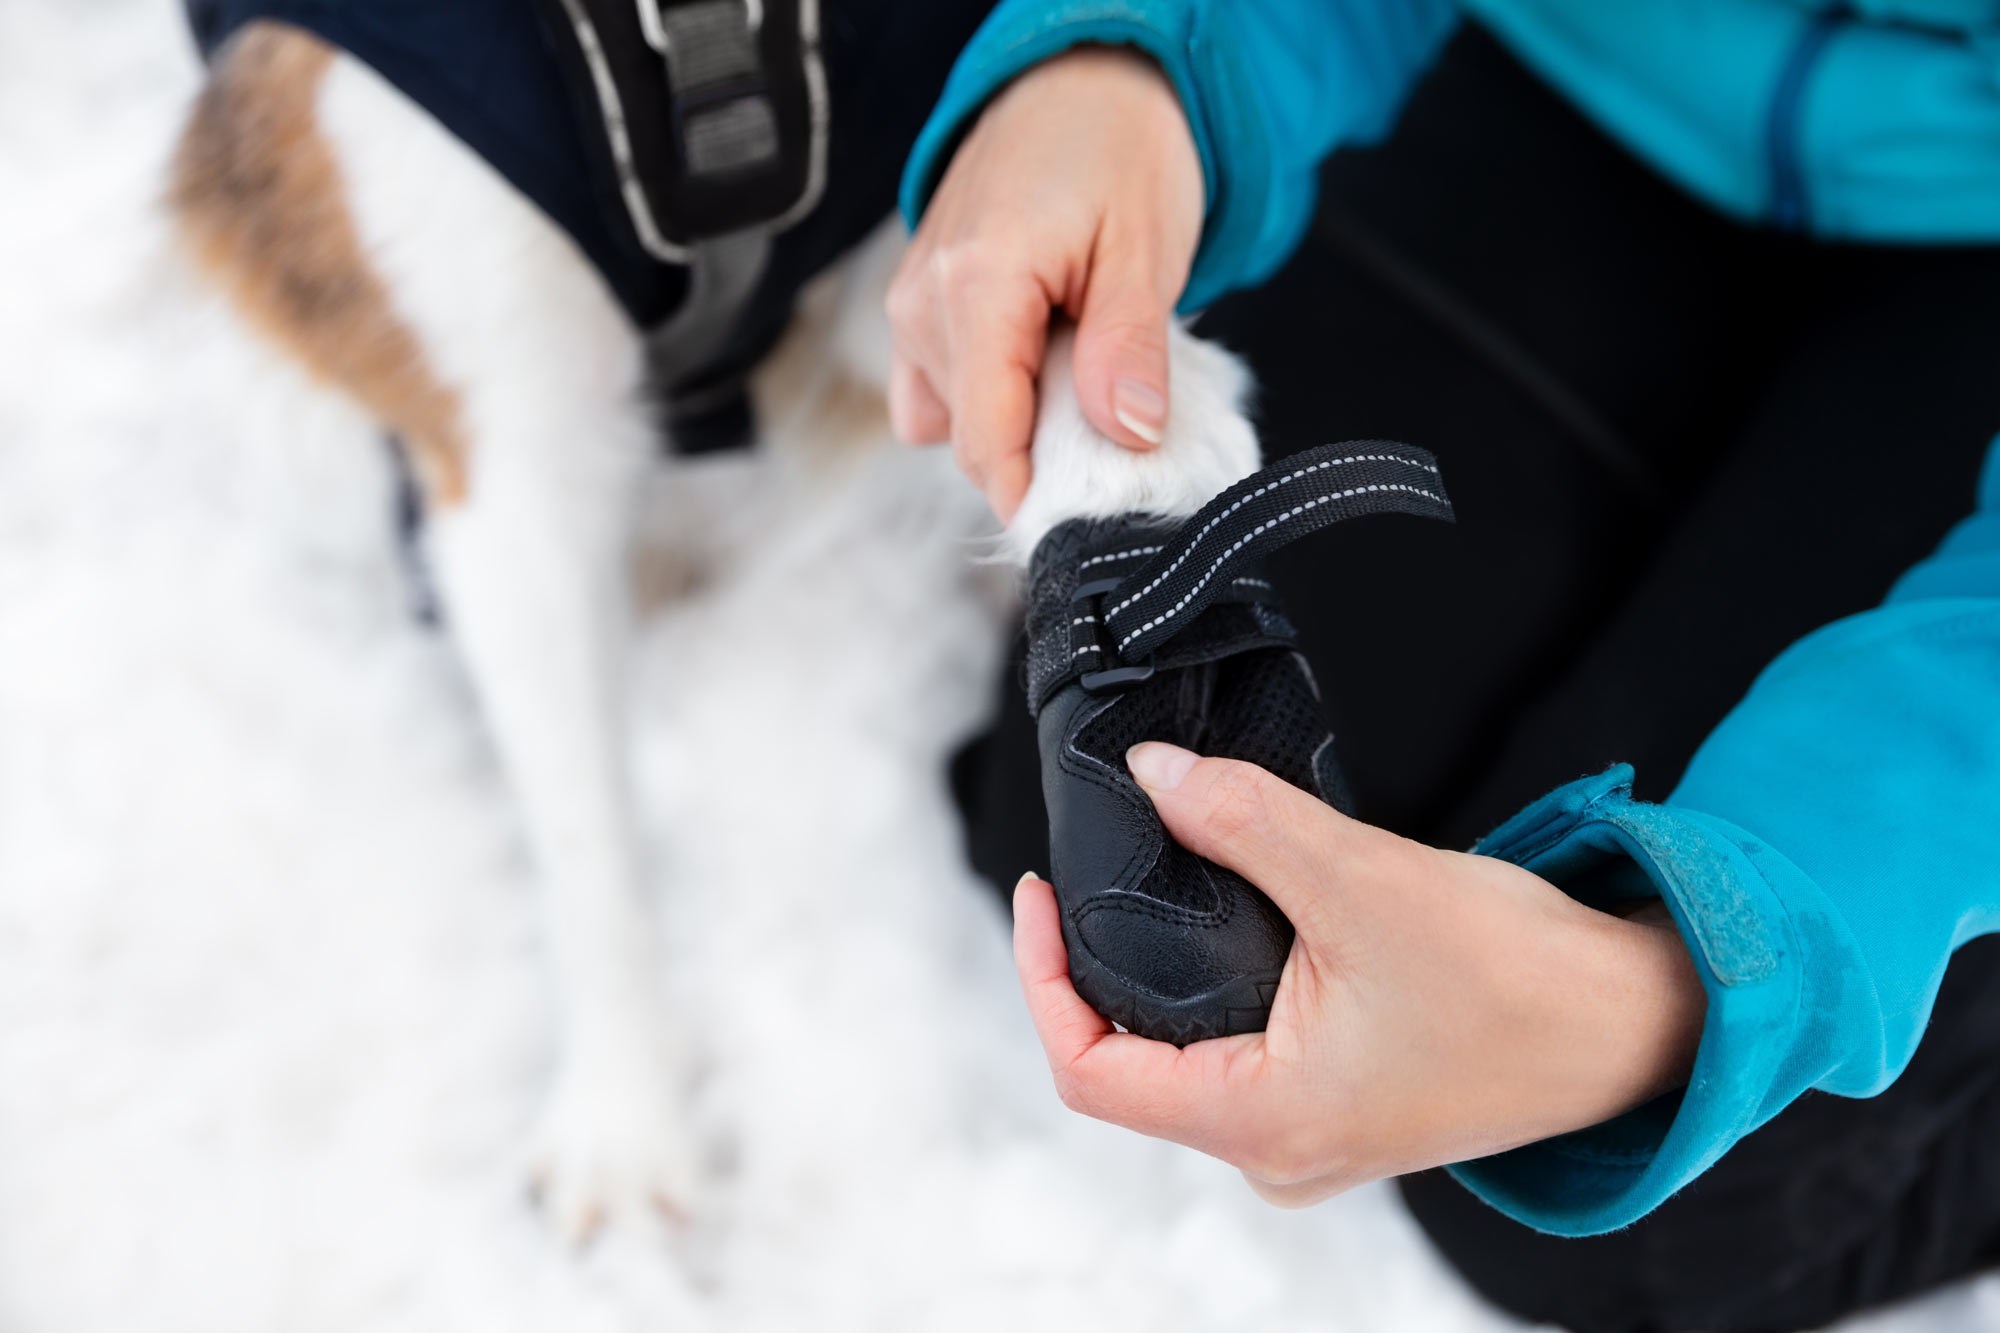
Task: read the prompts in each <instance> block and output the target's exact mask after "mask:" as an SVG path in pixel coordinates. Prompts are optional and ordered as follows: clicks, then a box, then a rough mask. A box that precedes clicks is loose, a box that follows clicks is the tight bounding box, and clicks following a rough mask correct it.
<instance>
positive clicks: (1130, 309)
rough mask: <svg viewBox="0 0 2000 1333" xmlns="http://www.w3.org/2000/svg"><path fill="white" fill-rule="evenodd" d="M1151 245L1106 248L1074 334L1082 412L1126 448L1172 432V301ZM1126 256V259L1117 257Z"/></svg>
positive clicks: (1139, 446) (1147, 444)
mask: <svg viewBox="0 0 2000 1333" xmlns="http://www.w3.org/2000/svg"><path fill="white" fill-rule="evenodd" d="M1147 252H1148V247H1142V246H1134V247H1131V248H1130V249H1129V250H1121V249H1120V248H1118V247H1111V246H1105V247H1101V248H1100V251H1099V253H1100V255H1101V256H1103V257H1101V258H1099V260H1098V261H1097V264H1096V266H1095V267H1094V268H1093V269H1092V271H1091V276H1090V287H1089V289H1088V291H1087V292H1086V293H1085V295H1084V301H1083V314H1082V316H1081V317H1080V318H1079V319H1078V320H1077V331H1076V392H1077V399H1078V401H1079V402H1080V403H1081V404H1082V406H1083V414H1084V416H1085V417H1087V418H1089V420H1090V424H1091V425H1093V426H1095V427H1097V429H1098V430H1100V431H1102V432H1103V433H1104V434H1105V435H1107V436H1109V437H1110V438H1112V439H1113V440H1116V441H1117V442H1118V443H1120V444H1122V445H1124V446H1125V447H1126V448H1128V449H1140V450H1145V449H1151V448H1152V447H1153V446H1155V445H1157V444H1158V443H1159V442H1160V440H1161V438H1162V437H1163V436H1164V435H1165V433H1166V429H1167V325H1168V322H1169V321H1170V320H1171V319H1172V318H1173V296H1172V294H1171V293H1169V292H1166V291H1164V290H1163V287H1164V286H1165V284H1164V283H1163V282H1162V280H1161V278H1160V275H1159V274H1158V273H1157V272H1155V271H1154V269H1155V268H1156V267H1157V266H1156V265H1154V264H1151V263H1149V262H1148V261H1147V260H1146V259H1145V257H1144V256H1145V255H1146V254H1147ZM1117 255H1122V256H1126V257H1120V258H1112V257H1111V256H1117Z"/></svg>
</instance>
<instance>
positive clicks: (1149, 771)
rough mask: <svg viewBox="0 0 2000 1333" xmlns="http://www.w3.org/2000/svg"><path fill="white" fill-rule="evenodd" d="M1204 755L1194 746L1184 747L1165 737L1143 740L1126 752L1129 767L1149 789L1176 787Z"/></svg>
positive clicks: (1142, 784)
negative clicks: (1185, 748)
mask: <svg viewBox="0 0 2000 1333" xmlns="http://www.w3.org/2000/svg"><path fill="white" fill-rule="evenodd" d="M1199 758H1201V756H1200V755H1198V754H1196V753H1195V752H1194V751H1193V750H1183V749H1182V748H1181V747H1180V746H1178V745H1168V744H1167V743H1166V742H1165V741H1141V742H1139V743H1138V744H1137V745H1135V746H1133V747H1132V748H1131V749H1129V750H1127V751H1126V752H1125V767H1127V768H1129V769H1131V770H1132V776H1133V778H1134V779H1136V780H1137V781H1138V783H1139V785H1140V786H1141V787H1144V788H1145V789H1146V790H1148V791H1172V790H1173V789H1174V788H1176V787H1178V786H1180V785H1181V779H1182V778H1184V777H1186V776H1187V775H1188V770H1189V769H1191V768H1193V767H1194V764H1195V760H1197V759H1199Z"/></svg>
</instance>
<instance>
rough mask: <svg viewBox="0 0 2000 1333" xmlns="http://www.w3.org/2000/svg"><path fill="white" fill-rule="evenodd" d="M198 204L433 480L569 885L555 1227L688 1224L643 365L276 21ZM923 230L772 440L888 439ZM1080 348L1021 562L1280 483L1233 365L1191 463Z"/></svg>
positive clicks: (175, 197) (867, 264) (403, 103)
mask: <svg viewBox="0 0 2000 1333" xmlns="http://www.w3.org/2000/svg"><path fill="white" fill-rule="evenodd" d="M169 202H170V207H171V208H172V210H173V212H174V214H175V216H176V220H177V222H178V225H179V228H180V231H181V234H182V235H183V237H184V238H185V240H186V242H187V244H188V247H189V249H190V251H191V253H192V254H193V255H194V257H195V258H196V259H197V261H198V262H199V264H200V265H201V267H202V268H203V269H204V270H205V271H206V272H207V273H209V274H210V275H211V276H213V277H214V278H215V279H216V280H218V281H219V282H220V284H221V285H222V286H223V288H224V289H225V290H226V291H227V292H228V293H229V295H230V296H231V298H232V299H233V301H234V303H235V305H236V306H237V308H238V309H239V310H240V311H241V313H242V314H243V315H244V317H245V318H246V319H247V320H248V321H249V322H250V323H252V324H253V325H254V326H255V327H257V328H258V329H259V330H261V331H262V332H263V333H264V334H265V335H266V336H268V337H269V338H270V339H272V340H273V341H275V342H276V343H277V344H279V345H280V346H281V347H283V348H285V349H287V350H288V351H289V352H290V353H291V354H292V355H293V356H294V357H296V358H297V360H299V361H300V362H301V363H302V364H303V365H304V366H305V367H306V368H307V369H308V370H310V371H311V372H312V373H314V374H315V375H316V376H318V377H319V378H321V379H323V380H325V381H328V382H330V383H331V384H333V385H334V386H336V387H337V388H339V389H340V390H342V391H344V392H346V393H347V394H349V395H351V396H352V397H353V398H355V399H356V400H358V401H359V402H360V403H361V404H362V405H363V406H364V407H365V408H366V409H367V410H368V411H369V412H370V413H372V414H373V415H374V416H375V417H376V418H377V419H378V420H379V421H380V422H381V423H382V424H383V426H384V427H385V428H386V429H388V430H391V431H393V432H395V433H396V434H397V435H398V436H399V437H400V439H401V440H402V442H403V444H404V447H405V449H406V451H407V454H408V457H409V459H410V461H411V464H412V467H413V469H414V471H415V473H416V475H417V478H418V480H419V483H420V486H421V490H422V493H423V496H424V499H425V503H426V507H427V510H428V514H429V523H428V543H429V544H428V554H429V558H430V561H431V564H432V566H433V568H434V570H435V576H436V580H437V587H438V593H439V596H440V598H441V601H442V603H443V609H444V612H445V617H446V621H447V623H448V624H449V626H450V629H451V632H452V634H453V636H454V637H455V640H456V642H457V645H458V647H459V650H460V652H461V653H462V654H463V657H464V660H465V663H466V666H467V669H468V672H469V674H470V676H471V678H472V680H473V682H474V684H475V687H476V690H477V693H478V697H479V700H480V703H481V705H482V708H483V710H484V713H485V716H486V720H487V722H488V725H489V726H490V727H491V729H492V732H493V734H494V736H495V737H496V740H497V743H498V748H499V750H500V753H501V757H502V761H503V763H504V765H505V768H506V771H507V774H508V777H509V778H510V780H511V782H512V785H513V789H514V792H515V794H516V797H517V799H518V800H519V802H520V806H521V810H522V813H523V816H524V819H525V823H526V826H527V830H528V835H529V839H530V842H531V845H532V848H533V852H534V855H535V859H536V863H537V866H538V869H539V872H540V875H541V877H542V879H543V880H544V881H545V883H546V891H547V895H548V913H547V917H548V921H549V923H550V929H551V932H552V945H553V948H552V955H553V957H554V960H555V971H556V984H557V992H558V996H559V1002H560V1005H561V1011H562V1012H561V1019H562V1021H561V1033H562V1057H561V1063H560V1067H559V1072H558V1074H557V1078H556V1083H555V1086H554V1088H553V1089H552V1091H551V1092H550V1094H549V1097H548V1101H547V1104H546V1108H545V1111H544V1114H543V1117H542V1121H541V1124H540V1126H539V1128H538V1130H537V1132H536V1137H535V1139H534V1142H533V1144H532V1156H531V1170H532V1172H533V1174H534V1176H535V1178H536V1181H537V1184H538V1186H539V1188H540V1191H541V1197H542V1199H543V1203H544V1206H545V1207H546V1208H547V1209H548V1211H549V1213H550V1216H551V1219H552V1221H553V1223H554V1224H555V1225H556V1227H557V1228H558V1229H559V1230H560V1231H561V1232H563V1233H564V1234H566V1235H568V1236H570V1237H572V1238H581V1237H583V1236H586V1235H588V1234H589V1232H590V1231H591V1230H592V1229H593V1228H594V1227H595V1226H596V1225H597V1224H598V1223H599V1222H601V1221H603V1220H605V1219H607V1218H610V1217H615V1216H617V1215H619V1214H621V1213H626V1212H630V1211H632V1210H636V1209H643V1208H647V1207H661V1208H665V1209H667V1210H669V1211H676V1210H678V1209H679V1208H680V1206H681V1205H682V1203H683V1201H684V1200H685V1199H686V1198H687V1196H688V1192H689V1190H690V1187H691V1184H692V1168H691V1161H692V1157H693V1154H692V1153H691V1151H690V1149H691V1145H690V1143H689V1141H688V1137H687V1134H686V1133H685V1131H684V1128H683V1115H682V1111H681V1108H680V1106H679V1104H678V1093H677V1090H676V1089H677V1084H676V1079H675V1069H676V1049H677V1043H676V1040H675V1038H676V1035H677V1033H676V1030H675V1028H674V1026H673V1024H672V1023H671V1022H669V1021H668V1018H667V1016H666V1015H665V1014H664V1013H661V1012H658V1006H657V1005H656V1004H655V1002H654V1001H653V999H652V998H651V997H652V996H653V994H654V977H655V968H656V963H655V959H654V957H653V951H652V945H651V941H652V940H653V935H652V931H651V928H650V923H649V922H648V920H647V919H646V915H645V910H644V907H643V894H642V884H643V879H642V872H641V867H640V865H639V863H638V857H637V853H636V850H635V837H634V820H633V812H632V807H631V797H630V793H629V790H628V781H627V776H626V751H625V747H624V742H623V730H624V728H623V721H622V719H621V718H620V716H619V712H620V707H621V705H620V702H619V701H620V699H621V698H622V692H621V687H620V676H621V672H622V670H623V668H624V655H625V644H626V639H627V633H628V623H629V620H630V617H631V615H632V592H631V587H630V575H629V565H630V553H629V550H628V545H629V542H630V540H631V535H632V527H633V518H634V501H635V498H636V496H637V494H638V482H639V479H640V474H641V472H642V469H644V468H645V467H647V466H649V463H650V460H651V459H652V457H653V453H654V448H653V446H654V442H655V440H656V438H657V433H658V432H657V429H656V426H655V423H654V420H653V418H652V413H651V409H650V408H649V405H648V387H649V386H648V384H647V382H646V363H647V356H646V353H647V348H646V344H645V340H644V339H643V337H642V336H641V334H640V333H639V332H638V331H637V330H636V329H635V328H634V327H633V326H632V324H631V323H630V321H629V320H628V319H627V317H626V316H625V314H624V313H623V311H622V310H621V309H620V308H619V306H618V305H617V304H616V302H615V301H614V300H613V298H612V296H611V294H610V293H609V292H608V290H607V289H606V287H605V285H604V283H603V281H602V280H601V279H600V277H599V276H598V274H597V272H596V271H595V270H594V269H593V268H592V267H591V266H590V264H589V263H588V262H587V261H586V260H585V258H584V257H583V255H582V254H581V252H580V251H579V250H578V249H577V248H576V247H575V245H574V244H573V243H572V242H571V241H570V240H569V238H568V237H567V236H566V235H565V234H564V233H563V232H562V231H560V230H559V229H558V228H557V227H556V226H555V225H554V224H553V223H552V222H551V221H550V220H549V219H548V218H546V217H545V216H543V215H542V214H541V213H540V212H539V211H537V210H536V208H535V207H534V206H533V205H532V204H530V203H529V202H528V201H527V200H526V199H525V198H523V197H522V196H521V195H520V194H518V193H517V192H516V191H515V190H514V189H513V188H512V187H511V186H509V185H508V184H507V183H506V182H505V180H503V179H502V178H501V177H500V176H499V175H498V174H497V173H495V172H494V171H493V169H492V168H490V167H489V166H488V165H487V164H486V163H485V162H484V161H483V160H481V159H480V158H479V157H478V156H476V155H475V154H473V153H472V152H471V151H470V150H469V149H467V148H466V147H465V146H464V145H463V144H462V143H460V142H459V141H458V140H456V139H454V138H453V137H452V136H451V135H450V134H448V133H447V132H446V131H445V130H444V129H443V128H441V127H440V126H439V125H438V124H437V123H436V122H435V121H434V120H432V119H431V118H430V117H429V116H428V115H426V114H425V113H424V112H423V111H421V110H419V109H418V108H417V107H416V106H415V105H414V104H413V103H411V102H410V101H409V100H408V99H406V98H405V97H403V96H402V95H401V94H400V93H399V92H397V91H396V90H395V89H394V88H392V87H391V86H390V85H389V84H388V83H386V82H385V81H384V80H383V79H382V78H381V77H379V76H378V75H377V74H376V73H375V72H374V71H373V70H372V69H370V68H369V67H368V66H366V65H364V64H362V63H361V62H360V61H358V60H355V59H353V58H352V57H350V56H347V55H345V54H342V53H340V52H338V51H335V50H333V49H331V48H330V47H328V46H327V45H325V44H324V43H322V42H320V41H319V40H318V39H316V38H314V37H312V36H309V35H307V34H305V33H302V32H300V31H298V30H296V29H292V28H288V27H284V26H280V25H275V24H268V23H257V24H252V25H251V26H249V27H248V28H246V29H244V30H243V31H242V32H241V33H239V34H238V35H237V37H236V38H235V39H234V40H233V41H232V42H231V43H230V44H229V46H228V47H227V48H226V49H225V51H224V53H223V55H222V57H221V58H220V59H219V60H218V61H217V62H216V64H215V66H214V68H213V70H212V71H211V75H210V79H209V83H208V86H207V88H206V89H205V90H204V91H203V93H202V94H201V97H200V99H199V101H198V102H197V104H196V106H195V108H194V111H193V114H192V115H191V117H190V120H189V124H188V126H187V129H186V131H185V133H184V135H183V137H182V141H181V145H180V149H179V152H178V155H177V157H176V160H175V165H174V173H173V180H172V184H171V188H170V191H169ZM899 234H900V233H899V229H897V228H896V227H895V226H894V225H893V224H892V225H891V226H890V227H888V228H887V229H885V232H884V233H883V235H884V236H885V237H886V239H884V240H882V241H880V242H876V243H871V244H870V245H869V246H866V247H864V248H863V251H862V252H861V254H860V255H859V257H858V258H857V259H855V260H852V261H850V263H849V270H850V271H849V273H848V274H847V275H845V277H846V285H845V291H844V293H836V294H835V295H834V296H832V297H829V298H827V301H828V303H829V304H830V312H828V311H823V312H822V314H823V315H824V316H825V317H823V318H821V319H820V320H819V321H818V324H817V325H816V326H815V327H813V328H810V329H807V330H805V331H804V332H803V333H799V334H797V335H796V336H795V337H793V338H792V339H790V340H788V342H787V343H786V344H784V345H781V347H780V350H779V351H778V352H777V353H774V354H773V357H772V358H771V363H767V365H766V367H765V371H764V373H762V374H761V375H760V377H759V384H758V386H757V387H758V390H759V393H760V396H761V398H762V399H763V401H762V403H761V404H760V405H761V406H763V407H764V408H765V415H766V417H767V419H773V418H774V414H796V413H801V412H819V411H821V410H822V408H823V407H824V405H825V404H826V403H827V402H828V401H830V398H829V396H830V395H831V396H834V397H840V396H845V397H846V398H848V399H851V398H852V397H853V396H854V394H855V393H857V392H859V393H862V394H865V395H868V396H869V397H871V398H872V399H873V400H874V402H875V407H874V408H873V409H872V410H870V411H864V412H861V413H858V414H857V413H854V412H847V413H844V414H842V413H827V414H825V419H826V420H827V422H828V424H827V425H826V426H825V430H826V431H827V432H828V433H829V434H838V433H840V432H841V431H843V430H844V431H846V432H847V433H848V435H849V436H850V437H851V436H854V435H855V434H856V433H857V432H858V433H859V434H860V435H863V436H866V437H867V439H868V440H869V441H871V442H875V441H881V440H884V439H886V436H887V428H886V413H884V412H883V411H882V410H881V409H880V406H879V404H880V399H881V396H882V392H883V385H884V383H885V381H886V373H887V362H888V348H887V326H886V323H885V322H884V320H883V319H882V317H881V315H880V303H881V296H882V292H883V289H884V288H885V286H886V281H887V277H888V274H889V272H890V270H891V269H892V268H893V265H894V262H895V258H896V255H897V252H898V249H899V247H900V240H899V239H897V238H898V236H899ZM1068 348H1069V343H1068V339H1067V338H1066V337H1061V336H1059V337H1057V338H1056V339H1054V340H1053V341H1052V347H1051V353H1050V358H1049V364H1048V367H1047V370H1046V372H1045V375H1044V379H1043V385H1042V405H1041V413H1040V420H1039V423H1038V427H1037V430H1038V434H1037V439H1036V443H1035V452H1034V463H1035V477H1036V479H1035V483H1034V486H1033V488H1032V490H1031V491H1030V493H1029V496H1028V499H1027V501H1026V503H1025V504H1024V505H1023V507H1022V509H1021V512H1020V516H1019V518H1018V519H1017V521H1016V523H1015V524H1014V527H1013V529H1012V530H1011V532H1010V534H1009V542H1008V546H1009V550H1010V552H1011V553H1012V554H1013V555H1015V556H1016V557H1020V558H1024V557H1025V555H1026V553H1027V552H1028V551H1029V550H1031V549H1032V548H1033V545H1034V543H1035V541H1036V540H1037V539H1038V538H1039V536H1040V535H1041V533H1043V532H1044V531H1046V530H1047V529H1048V528H1049V527H1050V526H1052V525H1053V524H1055V523H1057V522H1060V521H1062V520H1064V519H1066V518H1070V517H1075V516H1080V515H1085V514H1100V513H1101V514H1114V513H1120V512H1125V511H1128V510H1133V509H1146V510H1151V511H1153V512H1157V513H1165V514H1186V513H1192V512H1193V511H1194V510H1195V509H1197V508H1199V507H1200V505H1201V504H1202V503H1203V502H1204V501H1205V500H1206V499H1207V498H1208V497H1209V496H1210V495H1212V494H1214V493H1215V492H1216V491H1218V490H1220V489H1222V488H1223V487H1225V486H1227V485H1229V484H1230V483H1232V482H1234V481H1235V480H1237V479H1239V478H1240V477H1242V476H1244V475H1246V474H1247V473H1249V472H1250V471H1251V470H1252V469H1253V468H1254V467H1255V466H1256V464H1257V446H1256V442H1255V439H1254V437H1253V436H1252V434H1251V431H1250V428H1249V426H1248V424H1247V422H1246V421H1245V420H1244V419H1243V416H1242V413H1241V410H1240V400H1241V398H1242V396H1243V392H1244V389H1245V386H1246V378H1245V376H1244V374H1243V372H1242V370H1241V369H1240V367H1239V366H1238V365H1237V364H1236V363H1235V362H1234V361H1233V360H1232V359H1231V358H1230V357H1229V356H1228V355H1227V354H1226V353H1224V352H1222V351H1220V350H1219V349H1216V348H1213V347H1210V346H1207V345H1203V344H1200V343H1197V342H1195V341H1194V340H1192V339H1190V338H1188V337H1186V336H1185V335H1181V334H1178V333H1177V334H1176V335H1175V337H1174V340H1173V347H1172V354H1173V377H1174V379H1173V383H1174V396H1173V416H1172V419H1171V420H1170V422H1169V425H1168V429H1167V432H1166V443H1165V445H1164V446H1163V447H1162V448H1161V449H1159V450H1158V451H1156V452H1154V453H1151V454H1146V455H1137V454H1132V453H1128V452H1127V451H1125V450H1122V449H1119V448H1117V447H1116V446H1114V445H1113V444H1111V443H1110V442H1109V441H1107V440H1105V439H1104V438H1102V437H1101V436H1099V435H1097V434H1096V432H1095V431H1093V430H1092V429H1091V428H1090V427H1089V426H1088V425H1087V424H1085V422H1084V419H1083V416H1082V414H1081V412H1080V410H1079V409H1078V407H1077V404H1076V400H1075V395H1074V393H1073V391H1072V389H1071V386H1070V381H1069V370H1068ZM772 363H782V364H772ZM840 422H845V423H846V424H845V425H842V424H839V423H840Z"/></svg>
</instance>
